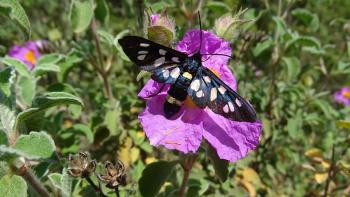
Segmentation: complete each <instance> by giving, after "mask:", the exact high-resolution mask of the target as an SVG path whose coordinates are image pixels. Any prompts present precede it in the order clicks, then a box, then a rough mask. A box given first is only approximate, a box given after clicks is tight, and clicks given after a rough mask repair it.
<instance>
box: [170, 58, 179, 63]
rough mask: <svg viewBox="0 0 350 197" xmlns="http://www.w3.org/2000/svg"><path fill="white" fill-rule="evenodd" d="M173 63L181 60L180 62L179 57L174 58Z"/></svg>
mask: <svg viewBox="0 0 350 197" xmlns="http://www.w3.org/2000/svg"><path fill="white" fill-rule="evenodd" d="M171 61H173V62H180V60H179V58H178V57H172V58H171Z"/></svg>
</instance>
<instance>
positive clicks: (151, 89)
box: [138, 79, 170, 99]
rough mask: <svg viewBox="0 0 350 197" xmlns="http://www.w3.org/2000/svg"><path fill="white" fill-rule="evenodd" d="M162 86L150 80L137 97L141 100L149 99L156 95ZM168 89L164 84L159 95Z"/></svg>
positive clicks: (168, 86)
mask: <svg viewBox="0 0 350 197" xmlns="http://www.w3.org/2000/svg"><path fill="white" fill-rule="evenodd" d="M162 86H163V84H162V83H158V82H156V81H154V80H153V79H150V80H148V81H147V83H146V85H145V86H143V88H142V89H141V91H140V92H139V94H138V96H139V97H141V98H143V99H149V98H150V97H151V96H153V95H155V94H157V93H158V92H159V91H160V89H161V88H162ZM169 88H170V85H168V84H166V85H165V86H164V88H163V90H162V91H161V92H160V93H165V92H167V91H168V89H169Z"/></svg>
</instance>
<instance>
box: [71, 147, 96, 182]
mask: <svg viewBox="0 0 350 197" xmlns="http://www.w3.org/2000/svg"><path fill="white" fill-rule="evenodd" d="M68 162H69V164H68V173H69V174H70V175H71V176H73V177H83V178H85V177H89V176H90V175H91V173H93V172H95V170H96V161H95V160H90V156H89V153H88V152H79V153H78V154H76V155H69V156H68Z"/></svg>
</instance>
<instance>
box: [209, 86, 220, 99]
mask: <svg viewBox="0 0 350 197" xmlns="http://www.w3.org/2000/svg"><path fill="white" fill-rule="evenodd" d="M217 96H218V91H217V89H216V88H212V89H211V90H210V101H214V100H215V99H216V97H217Z"/></svg>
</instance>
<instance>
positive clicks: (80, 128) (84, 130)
mask: <svg viewBox="0 0 350 197" xmlns="http://www.w3.org/2000/svg"><path fill="white" fill-rule="evenodd" d="M64 132H65V133H66V132H71V133H73V134H74V135H76V134H78V133H81V134H83V135H85V136H86V139H87V140H88V142H89V143H92V142H93V141H94V134H93V132H92V130H91V129H90V128H89V127H88V126H86V125H83V124H75V125H74V126H73V127H70V128H68V129H67V130H66V131H64Z"/></svg>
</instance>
